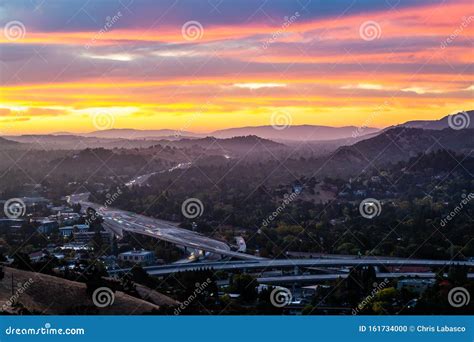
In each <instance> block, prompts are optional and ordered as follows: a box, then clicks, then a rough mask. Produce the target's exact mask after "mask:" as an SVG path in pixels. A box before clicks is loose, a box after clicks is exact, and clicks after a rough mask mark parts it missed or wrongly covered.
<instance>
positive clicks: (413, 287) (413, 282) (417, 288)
mask: <svg viewBox="0 0 474 342" xmlns="http://www.w3.org/2000/svg"><path fill="white" fill-rule="evenodd" d="M434 284H435V280H434V279H420V278H408V279H401V280H399V281H398V282H397V290H399V291H400V290H401V289H406V290H409V291H411V292H415V293H418V294H420V293H423V292H425V290H426V289H427V288H428V287H431V286H433V285H434Z"/></svg>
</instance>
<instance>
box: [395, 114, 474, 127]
mask: <svg viewBox="0 0 474 342" xmlns="http://www.w3.org/2000/svg"><path fill="white" fill-rule="evenodd" d="M457 115H459V117H458V119H459V120H460V123H459V125H460V124H462V123H463V122H469V125H468V126H467V125H465V126H463V127H464V128H474V110H470V111H466V112H459V113H456V114H454V116H457ZM450 116H453V115H447V116H445V117H443V118H442V119H440V120H415V121H408V122H405V123H404V124H401V125H399V127H409V128H423V129H434V130H441V129H445V128H450V126H449V120H450V119H449V117H450ZM466 118H467V119H466ZM461 120H467V121H461ZM453 123H454V124H456V119H453Z"/></svg>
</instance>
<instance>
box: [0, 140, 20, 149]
mask: <svg viewBox="0 0 474 342" xmlns="http://www.w3.org/2000/svg"><path fill="white" fill-rule="evenodd" d="M19 145H20V144H19V143H18V142H16V141H13V140H9V139H5V138H0V147H16V146H19Z"/></svg>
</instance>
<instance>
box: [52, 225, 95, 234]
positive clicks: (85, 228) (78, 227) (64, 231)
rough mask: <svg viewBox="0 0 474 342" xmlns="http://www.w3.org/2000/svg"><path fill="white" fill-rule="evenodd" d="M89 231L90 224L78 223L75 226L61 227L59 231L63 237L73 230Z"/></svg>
mask: <svg viewBox="0 0 474 342" xmlns="http://www.w3.org/2000/svg"><path fill="white" fill-rule="evenodd" d="M87 231H89V225H88V224H76V225H74V226H67V227H61V228H59V232H60V233H61V235H62V236H63V237H69V236H71V235H72V233H73V232H87Z"/></svg>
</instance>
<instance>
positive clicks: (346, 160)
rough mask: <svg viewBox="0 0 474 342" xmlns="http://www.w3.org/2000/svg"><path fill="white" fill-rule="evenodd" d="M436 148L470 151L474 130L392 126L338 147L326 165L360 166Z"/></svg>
mask: <svg viewBox="0 0 474 342" xmlns="http://www.w3.org/2000/svg"><path fill="white" fill-rule="evenodd" d="M438 150H451V151H454V152H456V153H463V154H469V153H471V152H472V151H473V150H474V130H472V129H462V130H453V129H451V128H446V129H443V130H424V129H419V128H404V127H395V128H392V129H389V130H387V131H385V132H383V133H381V134H379V135H377V136H375V137H373V138H371V139H367V140H363V141H360V142H358V143H356V144H354V145H352V146H343V147H340V148H339V149H338V150H337V151H336V152H334V154H333V155H332V157H331V158H330V161H329V163H328V165H327V168H328V169H331V168H333V170H334V171H335V172H336V170H339V171H346V170H347V171H349V170H355V169H359V170H362V169H365V168H371V167H372V166H377V165H384V164H387V163H396V162H399V161H403V160H408V159H410V158H412V157H415V156H417V155H418V154H419V153H429V152H434V151H438Z"/></svg>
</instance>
